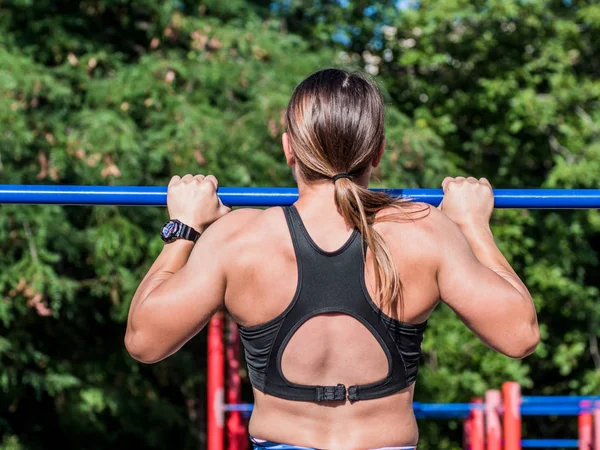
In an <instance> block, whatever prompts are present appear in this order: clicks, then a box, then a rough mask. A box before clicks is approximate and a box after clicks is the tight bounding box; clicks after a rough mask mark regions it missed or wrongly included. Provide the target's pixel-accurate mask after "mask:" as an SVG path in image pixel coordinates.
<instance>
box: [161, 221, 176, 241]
mask: <svg viewBox="0 0 600 450" xmlns="http://www.w3.org/2000/svg"><path fill="white" fill-rule="evenodd" d="M178 229H179V223H177V222H175V221H174V220H169V221H168V222H167V223H165V225H164V226H163V227H162V230H161V231H160V237H161V238H162V240H163V241H165V242H173V241H174V240H175V238H176V237H177V230H178Z"/></svg>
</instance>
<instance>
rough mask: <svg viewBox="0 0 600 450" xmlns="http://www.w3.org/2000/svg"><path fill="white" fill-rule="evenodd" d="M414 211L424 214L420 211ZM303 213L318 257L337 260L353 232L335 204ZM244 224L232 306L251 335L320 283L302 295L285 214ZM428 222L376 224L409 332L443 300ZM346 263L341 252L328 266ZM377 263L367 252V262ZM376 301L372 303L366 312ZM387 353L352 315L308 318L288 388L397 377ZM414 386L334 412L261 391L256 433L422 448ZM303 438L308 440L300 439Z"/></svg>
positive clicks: (231, 275)
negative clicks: (396, 276) (393, 267)
mask: <svg viewBox="0 0 600 450" xmlns="http://www.w3.org/2000/svg"><path fill="white" fill-rule="evenodd" d="M410 208H412V209H415V210H420V211H423V210H424V207H423V205H418V204H414V205H411V206H410ZM297 210H298V212H299V214H300V217H301V221H302V224H303V226H304V228H305V229H306V231H307V233H308V235H309V236H310V240H311V241H313V243H314V244H315V245H316V246H318V248H319V249H321V250H323V251H325V252H333V253H337V252H338V251H339V250H340V249H341V250H343V249H342V247H344V246H345V244H347V243H348V241H349V239H351V236H352V233H353V231H352V230H349V229H348V227H347V226H346V225H345V224H344V221H343V219H342V218H341V216H340V215H339V213H338V212H337V210H336V209H335V207H334V205H333V204H331V205H330V208H326V207H324V205H320V204H316V205H314V204H310V203H308V202H304V204H303V203H302V202H299V204H298V208H297ZM385 213H386V212H385V211H384V212H383V214H385ZM434 214H435V212H434ZM241 215H244V216H246V217H245V218H244V219H242V220H240V222H239V223H240V225H239V231H238V233H239V234H237V233H236V239H235V242H231V243H230V244H229V245H230V246H231V247H230V250H229V251H231V254H235V255H239V256H238V257H236V258H235V260H233V261H232V264H231V267H230V268H229V269H228V274H227V289H226V295H225V304H226V307H227V309H228V310H229V312H230V313H231V314H232V315H233V317H234V318H235V320H236V321H237V322H238V323H239V324H240V325H241V326H242V327H243V328H242V329H246V328H249V327H259V326H260V325H262V324H265V323H267V322H270V321H273V319H277V318H278V317H281V314H282V313H284V311H286V309H288V308H289V306H290V303H291V302H292V299H293V298H294V296H295V294H296V291H297V289H298V288H300V289H302V284H305V285H308V284H311V283H313V282H314V280H311V279H310V278H307V276H306V272H307V270H304V272H305V273H304V274H303V275H302V284H301V285H300V286H298V265H297V261H296V252H295V251H294V245H293V243H292V237H291V235H290V231H289V228H288V225H287V222H286V218H285V216H284V212H283V210H282V209H281V208H271V209H269V210H266V211H262V212H257V211H244V212H242V211H238V216H241ZM427 215H428V214H421V216H422V217H421V219H420V220H414V221H404V222H402V223H394V222H385V223H382V224H380V225H377V228H378V230H379V231H380V232H381V234H382V236H383V237H384V239H385V240H386V243H388V245H389V247H390V249H391V251H392V252H393V257H394V261H395V262H396V264H397V266H398V270H399V271H400V272H401V273H402V281H403V291H404V295H403V297H404V300H403V302H402V304H398V305H397V308H396V310H395V311H389V310H387V311H386V313H387V315H388V316H392V317H393V318H397V319H400V318H401V320H402V322H406V323H407V324H422V323H423V322H425V321H426V320H427V318H428V317H429V314H430V312H431V311H432V309H433V308H434V307H435V305H436V304H437V300H438V298H439V294H438V289H437V282H436V266H435V265H436V261H437V258H436V257H435V255H433V254H429V253H432V252H435V250H436V245H435V240H434V239H432V232H433V229H432V223H431V222H432V221H431V220H427V217H426V216H427ZM237 245H239V250H238V249H236V246H237ZM346 256H347V255H345V254H344V252H339V254H338V255H330V256H329V258H333V259H335V258H338V259H339V258H343V257H346ZM358 257H359V258H361V257H362V255H361V254H358ZM370 260H371V253H370V252H368V253H367V263H369V261H370ZM349 265H350V266H353V264H349ZM369 267H370V265H369V264H367V269H366V271H365V281H366V283H365V284H366V287H367V290H368V292H369V294H370V297H371V299H373V300H374V302H375V303H376V302H377V299H376V296H375V295H374V289H373V286H374V284H375V280H374V274H373V271H372V268H371V270H370V268H369ZM321 269H322V268H319V270H321ZM349 269H350V267H349ZM325 270H326V269H325ZM349 275H350V276H355V277H356V278H357V279H358V278H359V277H360V275H359V274H356V275H354V274H349ZM325 278H327V275H326V276H325ZM340 281H341V282H343V280H340ZM332 282H333V283H336V282H337V280H335V279H333V280H332ZM305 289H306V287H305ZM312 289H317V290H318V289H319V287H318V286H317V287H315V286H313V287H312ZM338 301H341V302H343V301H344V299H343V298H342V299H339V300H338ZM367 301H368V298H364V302H365V304H368V303H367ZM315 306H316V305H315ZM384 351H385V350H384V347H382V345H381V344H380V343H379V342H378V341H377V339H376V337H375V336H374V335H373V333H372V332H371V331H369V330H368V329H367V328H366V327H365V326H364V325H363V324H362V323H360V322H359V321H358V320H357V319H355V318H353V317H351V316H349V315H347V314H343V313H324V314H318V315H316V316H314V317H312V318H310V319H308V320H307V321H306V322H304V323H303V324H302V325H301V326H300V327H299V328H298V330H297V331H295V332H294V333H293V335H292V338H291V339H290V340H289V343H288V344H287V345H286V346H285V349H284V351H283V354H282V357H281V367H282V371H283V375H284V376H285V378H286V379H287V380H289V381H290V382H292V383H297V384H301V385H317V386H330V385H333V386H335V385H337V384H338V383H341V384H344V385H346V386H353V385H365V384H369V383H374V382H377V381H379V380H382V379H384V378H385V377H386V375H387V374H388V358H387V357H386V354H385V352H384ZM413 357H414V355H413ZM413 386H414V385H411V386H409V387H408V388H406V389H403V390H402V391H400V392H398V393H397V394H393V395H391V396H387V397H384V398H379V399H372V400H365V401H359V402H356V403H351V402H350V401H348V400H345V401H337V402H331V403H330V404H325V405H326V406H330V407H323V405H324V404H317V403H314V402H298V401H289V400H284V399H281V398H277V397H275V396H271V395H265V394H263V393H262V392H260V391H259V390H257V389H255V391H254V393H255V409H254V412H253V415H252V420H251V423H250V433H251V434H253V435H255V436H258V437H260V438H263V439H268V440H272V441H276V442H294V443H295V444H297V445H304V446H307V447H310V446H313V447H317V448H349V447H356V448H367V447H376V446H390V445H414V444H415V443H416V440H417V429H416V424H415V421H414V417H413V414H412V395H413ZM299 436H302V437H303V438H302V439H301V440H299Z"/></svg>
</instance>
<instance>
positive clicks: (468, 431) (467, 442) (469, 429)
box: [463, 414, 473, 450]
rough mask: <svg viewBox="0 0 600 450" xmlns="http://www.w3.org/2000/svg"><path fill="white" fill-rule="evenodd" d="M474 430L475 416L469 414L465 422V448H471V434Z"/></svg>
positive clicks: (468, 449) (464, 449)
mask: <svg viewBox="0 0 600 450" xmlns="http://www.w3.org/2000/svg"><path fill="white" fill-rule="evenodd" d="M472 431H473V418H472V417H471V415H470V414H469V417H467V418H466V419H465V421H464V423H463V450H471V441H472V439H471V435H472Z"/></svg>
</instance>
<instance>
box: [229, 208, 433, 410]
mask: <svg viewBox="0 0 600 450" xmlns="http://www.w3.org/2000/svg"><path fill="white" fill-rule="evenodd" d="M283 211H284V213H285V217H286V221H287V225H288V228H289V230H290V235H291V238H292V242H293V245H294V252H295V254H296V262H297V265H298V285H297V288H296V293H295V295H294V297H293V299H292V301H291V303H290V304H289V305H288V307H287V308H286V309H285V311H283V313H281V314H280V315H279V316H277V317H276V318H274V319H272V320H270V321H269V322H267V323H265V324H261V325H257V326H252V327H243V326H240V327H239V331H240V338H241V341H242V344H243V345H244V350H245V356H246V363H247V364H248V372H249V376H250V381H251V383H252V385H253V386H254V387H255V388H256V389H258V390H259V391H261V392H263V393H265V394H269V395H273V396H275V397H279V398H283V399H287V400H296V401H313V402H325V401H341V400H346V399H348V400H350V401H351V402H355V401H359V400H367V399H373V398H381V397H385V396H388V395H391V394H394V393H396V392H398V391H400V390H402V389H405V388H406V387H408V386H410V385H411V384H412V383H413V382H414V381H415V379H416V375H417V368H418V363H419V357H420V349H421V342H422V339H423V332H424V330H425V328H426V325H427V324H426V322H424V323H422V324H419V325H411V324H405V323H402V322H400V321H398V320H395V319H393V318H391V317H388V316H386V315H385V314H383V313H382V311H381V310H380V309H379V308H378V307H377V306H376V305H375V303H374V302H373V301H372V300H371V297H370V296H369V294H368V292H367V289H366V286H365V280H364V269H365V267H364V260H363V250H366V245H365V243H364V241H363V239H362V236H361V235H360V233H359V232H358V230H357V229H355V230H354V231H353V233H352V235H351V236H350V238H349V239H348V241H347V242H346V243H345V244H344V245H343V246H342V247H341V248H340V249H338V250H336V251H334V252H326V251H324V250H322V249H320V248H319V247H318V246H317V245H316V244H315V243H314V241H313V240H312V239H311V237H310V235H309V234H308V232H307V230H306V228H305V227H304V224H303V223H302V219H301V218H300V215H299V214H298V211H297V210H296V208H295V207H294V206H290V207H286V208H283ZM324 313H342V314H347V315H349V316H351V317H353V318H355V319H356V320H358V321H359V322H361V323H362V324H363V325H364V326H365V327H366V328H367V329H368V330H369V331H370V332H371V334H372V335H373V336H374V337H375V338H376V339H377V341H378V342H379V345H380V346H381V348H382V349H383V351H384V352H385V355H386V358H387V361H388V373H387V375H386V376H385V377H384V378H383V379H381V380H378V381H376V382H374V383H370V384H364V385H353V386H348V387H347V386H345V385H343V384H341V383H338V384H337V385H335V386H317V385H301V384H297V383H293V382H291V381H289V380H287V379H286V378H285V376H284V375H283V371H282V369H281V358H282V355H283V352H284V350H285V347H286V346H287V344H288V342H289V341H290V339H291V338H292V336H293V335H294V333H295V332H296V330H298V328H300V327H301V326H302V325H303V324H304V323H305V322H306V321H307V320H309V319H310V318H312V317H315V316H317V315H319V314H324Z"/></svg>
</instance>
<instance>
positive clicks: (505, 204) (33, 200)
mask: <svg viewBox="0 0 600 450" xmlns="http://www.w3.org/2000/svg"><path fill="white" fill-rule="evenodd" d="M376 190H381V189H376ZM384 190H385V191H386V192H389V193H390V194H391V195H394V196H397V197H399V196H403V197H409V198H411V199H413V200H415V201H421V202H425V203H429V204H432V205H434V206H437V205H439V203H440V202H441V201H442V198H443V192H442V190H441V189H384ZM218 195H219V197H220V198H221V201H222V202H223V203H224V204H226V205H228V206H278V205H279V206H283V205H290V204H292V203H293V202H295V201H296V199H297V198H298V190H297V189H295V188H272V187H220V188H219V190H218ZM494 199H495V207H496V208H536V209H537V208H546V209H579V208H588V209H589V208H600V189H495V190H494ZM166 202H167V188H166V186H51V185H21V184H4V185H0V204H6V203H16V204H61V205H122V206H141V205H146V206H164V205H166Z"/></svg>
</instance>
